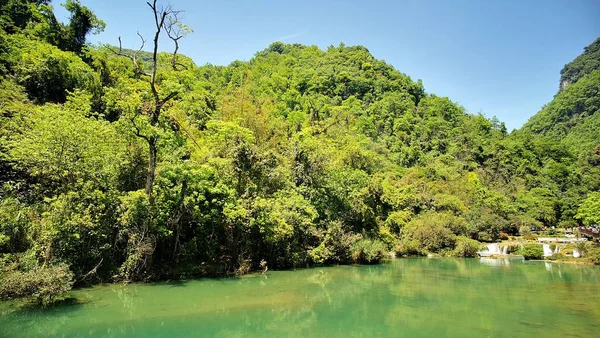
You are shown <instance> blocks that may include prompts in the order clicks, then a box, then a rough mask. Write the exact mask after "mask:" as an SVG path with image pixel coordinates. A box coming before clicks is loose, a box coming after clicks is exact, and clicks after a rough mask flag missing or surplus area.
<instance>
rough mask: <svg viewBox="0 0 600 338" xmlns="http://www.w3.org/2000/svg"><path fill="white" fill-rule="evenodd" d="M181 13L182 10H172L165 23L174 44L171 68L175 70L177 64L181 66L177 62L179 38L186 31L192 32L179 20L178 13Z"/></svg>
mask: <svg viewBox="0 0 600 338" xmlns="http://www.w3.org/2000/svg"><path fill="white" fill-rule="evenodd" d="M181 13H182V11H174V12H173V13H172V14H171V15H170V16H169V17H167V23H166V25H165V31H166V32H167V36H168V37H169V39H171V41H173V44H174V45H175V50H174V51H173V56H172V57H171V67H173V70H177V66H183V65H182V64H180V63H178V62H177V52H178V51H179V40H181V39H183V38H184V37H185V36H186V35H187V34H188V33H191V32H192V30H191V29H190V28H189V27H188V26H187V25H185V24H183V23H182V22H181V20H179V14H181Z"/></svg>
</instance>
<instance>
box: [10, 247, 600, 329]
mask: <svg viewBox="0 0 600 338" xmlns="http://www.w3.org/2000/svg"><path fill="white" fill-rule="evenodd" d="M71 295H72V296H73V297H76V298H77V299H78V302H77V303H76V304H71V305H61V306H56V307H53V308H50V309H46V310H35V309H32V308H28V307H23V306H21V305H19V303H3V304H0V336H3V337H536V336H537V337H540V338H548V337H600V269H599V268H597V267H590V266H576V265H558V264H552V263H544V262H522V261H520V260H477V259H396V260H392V261H390V262H389V263H386V264H381V265H374V266H335V267H323V268H313V269H305V270H296V271H276V272H268V273H267V275H266V276H262V275H255V276H249V277H245V278H241V279H204V280H190V281H184V282H176V283H175V282H174V283H160V284H151V285H147V284H146V285H144V284H133V285H104V286H98V287H94V288H89V289H82V290H77V291H73V292H72V293H71Z"/></svg>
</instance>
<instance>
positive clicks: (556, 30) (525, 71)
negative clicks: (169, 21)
mask: <svg viewBox="0 0 600 338" xmlns="http://www.w3.org/2000/svg"><path fill="white" fill-rule="evenodd" d="M81 2H82V3H83V4H84V5H86V6H88V7H90V8H91V9H92V10H93V11H94V12H95V13H96V14H97V15H98V16H99V17H100V18H101V19H103V20H104V21H105V22H106V24H107V27H106V30H105V31H104V33H102V34H100V35H97V36H93V37H91V38H90V41H92V42H102V43H112V44H116V43H117V38H118V36H122V38H123V42H124V45H125V46H126V47H132V48H135V47H136V46H138V40H137V36H136V34H135V33H136V31H140V33H142V34H143V35H144V36H145V37H147V38H148V40H151V39H150V36H151V34H152V31H151V28H152V25H153V22H152V20H153V18H152V16H151V12H150V10H149V9H148V7H147V5H146V4H145V1H144V0H82V1H81ZM160 2H162V3H163V4H167V3H171V4H172V5H173V6H174V7H175V8H176V9H182V10H185V14H184V21H185V22H186V23H187V24H188V25H189V26H191V27H192V28H193V29H194V31H195V32H194V33H193V34H192V35H190V36H189V37H188V38H186V39H185V41H183V42H182V52H183V53H184V54H186V55H188V56H190V57H192V58H193V59H194V61H195V62H196V63H197V64H205V63H212V64H217V65H226V64H229V63H230V62H231V61H234V60H236V59H239V60H248V59H249V58H251V57H252V56H253V55H254V54H255V53H256V52H257V51H260V50H263V49H265V48H266V47H267V46H268V45H269V44H270V43H271V42H273V41H277V40H279V41H283V42H289V43H293V42H298V43H303V44H307V45H313V44H314V45H317V46H319V47H321V48H326V47H327V46H329V45H332V44H333V45H338V44H339V43H340V42H344V43H345V44H346V45H357V44H359V45H364V46H365V47H367V48H368V49H369V50H370V51H371V53H372V54H373V55H374V56H375V57H376V58H378V59H383V60H385V61H387V62H388V63H390V64H392V65H393V66H394V67H395V68H397V69H398V70H400V71H401V72H403V73H406V74H408V75H410V76H411V77H412V78H413V79H414V80H417V79H422V80H423V83H424V85H425V88H426V90H427V91H428V92H430V93H435V94H437V95H441V96H448V97H450V99H452V100H453V101H456V102H458V103H459V104H461V105H463V106H464V107H465V108H466V109H467V110H468V111H469V112H472V113H477V112H482V113H484V114H485V115H486V116H489V117H491V116H494V115H495V116H497V117H498V118H499V119H500V120H501V121H504V122H506V125H507V127H508V128H509V130H510V129H512V128H518V127H520V126H521V125H522V124H523V123H524V122H525V121H527V119H528V118H529V117H530V116H531V115H533V114H535V113H536V112H537V111H538V110H539V109H540V108H541V107H542V106H543V105H544V104H546V103H547V102H549V101H550V100H551V99H552V97H553V96H554V94H556V92H557V89H558V80H559V71H560V69H561V68H562V67H563V66H564V64H566V63H568V62H569V61H571V60H572V59H573V58H575V57H576V56H577V55H579V54H580V53H581V52H582V51H583V47H585V46H587V45H588V44H590V43H591V42H592V41H593V40H594V39H595V38H597V37H599V36H600V1H599V0H502V1H500V0H498V1H491V0H471V1H468V0H435V1H434V0H428V1H420V0H409V1H405V0H397V1H394V0H391V1H376V0H374V1H368V2H367V1H358V0H357V1H352V0H347V1H328V0H319V1H314V0H301V1H287V0H282V1H262V0H254V1H241V0H240V1H232V0H223V1H214V0H213V1H202V0H199V1H192V0H171V1H170V2H168V1H160ZM60 3H62V1H61V0H55V1H54V6H55V8H56V9H57V12H58V14H59V18H61V19H65V15H66V14H65V13H64V10H63V9H62V8H61V7H60V6H59V5H58V4H60ZM161 47H162V46H161ZM164 47H165V48H167V47H169V46H168V45H165V46H164Z"/></svg>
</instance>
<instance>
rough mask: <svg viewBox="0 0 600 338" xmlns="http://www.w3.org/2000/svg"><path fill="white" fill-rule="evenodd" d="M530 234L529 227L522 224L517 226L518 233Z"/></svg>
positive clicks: (522, 234)
mask: <svg viewBox="0 0 600 338" xmlns="http://www.w3.org/2000/svg"><path fill="white" fill-rule="evenodd" d="M529 234H531V229H530V228H529V226H527V225H523V226H521V227H520V228H519V235H521V236H525V235H529Z"/></svg>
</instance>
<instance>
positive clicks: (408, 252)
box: [394, 239, 427, 256]
mask: <svg viewBox="0 0 600 338" xmlns="http://www.w3.org/2000/svg"><path fill="white" fill-rule="evenodd" d="M394 251H395V252H396V255H398V256H425V255H426V254H427V252H425V251H423V250H422V249H421V246H420V244H419V242H418V241H416V240H414V239H413V240H411V239H404V240H402V241H400V242H399V243H398V245H397V246H396V248H395V249H394Z"/></svg>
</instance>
